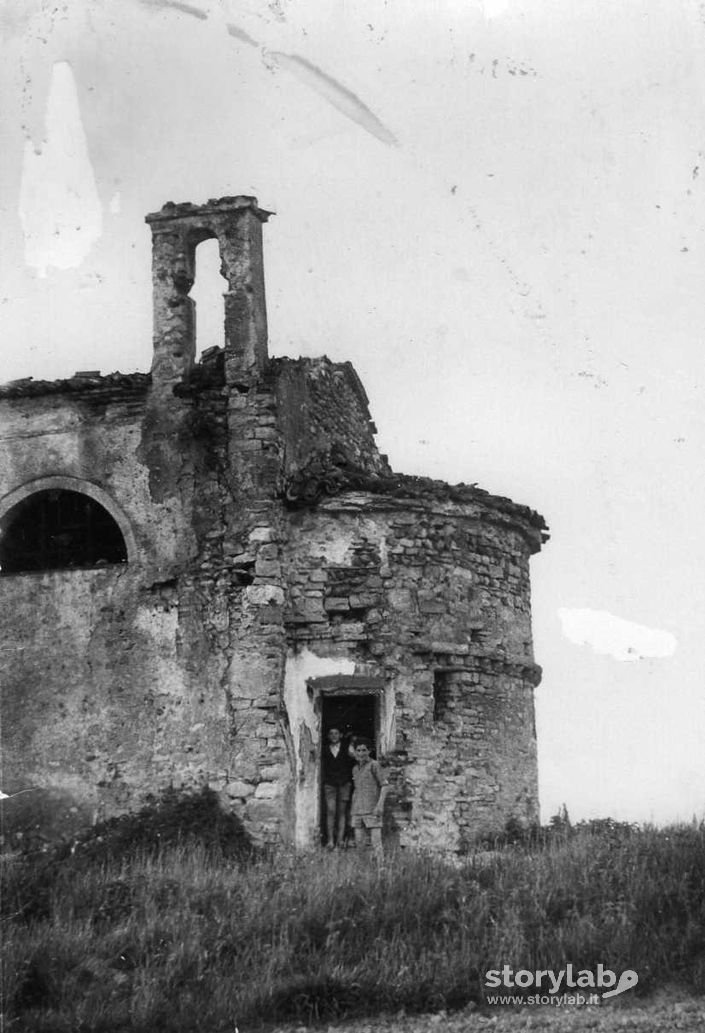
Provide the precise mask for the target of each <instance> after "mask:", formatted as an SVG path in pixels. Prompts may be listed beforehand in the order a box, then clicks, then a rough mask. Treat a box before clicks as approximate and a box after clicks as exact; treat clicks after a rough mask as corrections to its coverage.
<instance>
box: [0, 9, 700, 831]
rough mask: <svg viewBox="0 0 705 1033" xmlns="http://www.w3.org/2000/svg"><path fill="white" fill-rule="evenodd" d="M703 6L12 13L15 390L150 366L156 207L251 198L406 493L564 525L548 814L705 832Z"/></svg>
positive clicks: (540, 593)
mask: <svg viewBox="0 0 705 1033" xmlns="http://www.w3.org/2000/svg"><path fill="white" fill-rule="evenodd" d="M704 12H705V7H703V5H702V4H701V3H700V2H699V0H680V2H678V3H667V2H666V0H619V2H615V0H491V2H490V0H484V3H483V2H482V0H463V2H460V0H453V2H451V0H445V2H436V3H433V4H428V3H425V2H422V0H418V2H416V3H414V2H412V0H408V2H406V3H403V4H397V3H391V2H387V0H358V2H355V3H353V2H351V0H348V2H344V0H272V2H271V3H269V4H267V3H264V2H262V0H188V2H177V0H172V2H167V0H124V2H122V3H120V4H116V3H114V2H112V0H66V2H65V3H64V4H63V5H61V6H60V7H59V6H58V5H54V4H49V3H45V2H42V0H6V2H5V4H4V5H3V7H2V8H1V9H0V31H2V33H3V50H2V52H3V60H2V62H1V63H0V88H1V89H2V98H3V103H2V109H1V111H0V118H2V125H1V138H0V152H1V154H2V160H1V161H0V202H1V209H0V220H1V225H0V274H1V278H0V312H1V313H2V316H3V318H2V331H3V336H2V340H3V345H2V347H3V352H2V358H3V362H2V369H1V371H0V375H1V379H2V380H10V379H13V378H18V377H24V376H33V377H34V378H35V379H40V378H49V379H53V378H55V377H61V376H66V375H70V374H72V373H73V372H74V371H75V370H80V369H100V370H101V371H102V372H104V373H107V372H111V371H113V370H116V369H120V370H122V371H125V372H127V371H130V370H135V369H142V370H145V369H148V368H149V365H150V361H151V284H150V237H149V233H148V230H147V227H146V226H145V224H144V221H143V217H144V215H145V214H146V213H147V212H150V211H154V210H156V209H158V208H160V207H161V205H162V204H163V203H164V202H165V201H168V200H172V201H177V202H178V201H187V200H188V201H193V202H196V203H202V202H204V201H205V200H207V199H208V198H209V197H218V196H221V195H224V194H238V193H244V194H254V195H256V196H257V197H258V198H259V202H260V204H261V205H262V207H264V208H267V209H269V210H271V211H273V212H275V213H276V216H275V217H274V218H272V219H271V220H270V222H269V223H268V225H267V226H266V227H265V247H266V279H267V294H268V311H269V323H270V351H271V353H272V354H275V355H290V356H297V355H301V354H303V355H321V354H327V355H328V356H329V357H330V358H331V359H334V360H344V359H350V360H352V362H353V363H354V365H355V367H356V368H357V370H358V372H359V373H360V375H361V377H362V380H363V382H364V384H365V387H366V389H367V392H368V394H369V396H370V400H371V404H372V409H373V415H374V417H375V420H376V423H377V425H378V428H379V435H378V443H379V445H380V448H381V450H382V451H384V452H387V453H388V454H389V457H390V460H391V462H392V465H393V466H394V467H395V469H397V470H400V471H404V472H408V473H422V474H429V475H431V476H434V477H440V478H443V479H444V480H447V481H452V482H455V481H465V482H470V483H472V482H476V483H478V484H479V485H481V486H482V487H484V488H486V489H488V490H490V491H492V492H495V493H498V494H503V495H508V496H510V497H511V498H513V499H514V500H515V501H517V502H520V503H524V504H527V505H530V506H532V507H533V508H534V509H537V510H539V511H540V512H541V513H543V514H544V516H545V517H546V519H547V521H548V523H549V525H550V528H551V534H552V538H551V541H550V543H549V544H548V545H547V546H546V547H545V550H544V552H543V553H541V554H540V555H539V556H537V557H535V558H534V559H533V560H532V571H533V607H534V633H535V651H536V658H537V661H538V662H539V663H540V664H541V665H542V667H543V669H544V678H543V682H542V685H541V686H540V687H539V689H538V690H537V724H538V739H539V762H540V778H541V799H542V811H543V816H544V818H545V819H547V818H548V817H550V815H551V814H553V813H555V811H556V810H557V809H558V807H559V806H560V804H561V803H563V802H565V803H566V804H567V806H568V810H569V812H570V814H571V816H572V817H574V818H581V817H592V816H607V815H611V816H613V817H616V818H620V819H629V820H655V821H658V822H664V821H668V820H671V819H675V818H685V819H689V818H690V817H691V816H692V815H693V813H696V814H697V815H698V816H699V817H701V816H703V814H704V813H705V762H704V761H703V746H702V744H703V742H704V741H705V684H704V677H703V672H704V669H705V656H704V644H705V534H704V533H703V531H702V529H701V527H702V515H703V513H704V512H705V478H704V477H703V475H702V469H701V457H702V456H703V446H704V445H705V428H704V425H703V412H704V411H705V407H704V402H705V399H704V394H705V390H704V386H703V380H704V378H703V358H702V348H703V343H702V342H703V330H704V327H705V289H704V288H705V240H704V237H703V233H704V227H705V193H704V190H705V187H704V185H703V184H704V183H705V90H704V86H705V13H704ZM199 262H200V264H199V269H200V276H199V280H198V281H197V284H196V288H195V291H194V294H195V296H196V297H197V300H198V301H199V303H200V308H199V320H200V322H199V346H203V347H208V346H209V345H210V344H214V343H219V342H218V340H217V336H218V328H217V325H216V324H215V323H213V322H212V321H210V320H208V319H207V318H205V313H206V312H207V310H208V309H209V308H210V309H213V310H214V311H219V309H220V304H221V303H220V301H219V299H218V292H219V291H220V290H221V287H220V285H219V284H218V283H217V282H216V280H217V273H216V271H215V270H216V268H217V263H216V262H215V261H214V255H213V253H212V248H211V250H210V251H209V250H208V245H203V247H202V248H201V249H199Z"/></svg>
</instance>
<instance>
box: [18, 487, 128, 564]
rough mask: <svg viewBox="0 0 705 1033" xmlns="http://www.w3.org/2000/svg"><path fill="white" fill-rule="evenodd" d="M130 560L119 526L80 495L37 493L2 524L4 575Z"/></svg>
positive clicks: (54, 492) (23, 501)
mask: <svg viewBox="0 0 705 1033" xmlns="http://www.w3.org/2000/svg"><path fill="white" fill-rule="evenodd" d="M126 562H127V548H126V546H125V540H124V538H123V536H122V532H121V531H120V528H119V527H118V525H117V523H116V522H115V520H114V519H113V517H112V516H111V515H110V513H108V511H107V510H106V509H105V508H104V507H103V506H101V505H100V503H98V502H96V501H95V499H92V498H91V497H90V496H89V495H84V494H83V493H82V492H78V491H66V490H64V489H48V490H44V491H36V492H34V493H33V494H31V495H28V496H27V497H26V498H24V499H22V500H21V501H20V502H18V503H16V505H14V506H13V507H12V508H11V509H10V510H9V511H8V512H7V513H6V514H5V515H4V517H3V518H2V520H0V575H6V574H18V573H20V572H22V571H39V570H60V569H65V568H72V567H99V566H104V565H106V564H112V563H126Z"/></svg>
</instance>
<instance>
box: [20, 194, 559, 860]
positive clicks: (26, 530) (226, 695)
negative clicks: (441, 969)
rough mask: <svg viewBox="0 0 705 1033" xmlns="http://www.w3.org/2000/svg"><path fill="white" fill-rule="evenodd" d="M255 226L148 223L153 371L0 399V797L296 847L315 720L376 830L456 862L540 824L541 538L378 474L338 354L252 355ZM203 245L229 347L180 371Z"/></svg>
mask: <svg viewBox="0 0 705 1033" xmlns="http://www.w3.org/2000/svg"><path fill="white" fill-rule="evenodd" d="M267 216H268V213H267V212H265V211H263V210H262V209H261V208H259V207H258V205H257V201H256V200H255V199H254V198H251V197H224V198H221V199H219V200H212V201H209V202H208V203H207V204H205V205H202V206H196V205H192V204H179V205H175V204H171V203H169V204H166V205H165V206H164V207H163V208H162V209H161V211H159V212H157V213H155V214H153V215H149V216H147V223H148V224H149V227H150V229H151V232H152V241H153V294H154V357H153V362H152V368H151V371H150V372H149V373H131V374H121V373H112V374H109V375H104V376H101V375H99V374H97V373H93V372H84V373H77V374H76V375H75V376H73V377H70V378H68V379H64V380H58V381H52V382H44V381H35V380H32V379H28V380H20V381H15V382H12V383H9V384H6V385H4V386H2V387H1V388H0V435H1V436H2V449H1V451H0V635H1V649H0V693H1V695H0V716H1V717H2V725H1V730H2V785H1V786H0V788H2V790H3V792H4V793H6V794H8V795H12V794H13V793H15V792H18V791H20V790H25V789H27V788H31V789H33V790H35V791H36V795H35V799H37V800H38V799H40V798H41V796H42V794H45V796H46V795H47V794H48V798H49V799H51V801H52V806H53V807H55V808H57V813H59V814H64V813H65V814H66V815H68V814H72V815H74V817H75V816H77V815H78V817H79V818H80V820H81V821H84V822H90V821H95V820H97V819H100V818H102V817H106V816H110V815H113V814H115V813H119V812H121V811H124V810H127V809H131V808H136V807H138V806H139V805H140V803H141V802H142V801H143V800H144V798H145V796H146V795H147V794H148V793H157V792H158V791H159V790H160V789H163V788H166V787H169V786H173V787H182V786H183V787H186V788H189V789H196V788H198V787H202V786H204V785H207V786H210V787H212V788H213V789H214V790H216V791H217V792H218V793H219V794H220V799H221V800H222V802H223V805H224V806H225V807H227V808H229V809H231V810H232V811H234V812H235V813H236V814H238V815H239V816H240V817H241V818H242V820H243V822H244V823H245V826H246V827H247V828H248V830H249V831H250V832H251V834H252V835H253V836H254V837H255V838H256V839H260V840H262V839H265V840H273V839H280V840H284V841H287V842H291V843H295V844H297V845H298V846H301V847H305V846H309V845H314V844H316V843H317V842H319V841H320V825H321V785H320V780H321V776H320V747H321V743H322V741H323V738H324V736H325V734H326V731H327V729H328V728H329V727H331V726H332V725H337V726H338V727H340V728H341V729H343V731H351V732H354V733H356V734H358V735H367V736H369V737H370V738H372V740H373V741H374V745H375V749H376V753H377V756H378V757H379V758H380V759H381V760H382V761H383V762H384V764H385V765H387V771H388V777H389V782H390V785H391V787H392V791H391V793H390V796H389V798H388V801H387V811H386V814H385V836H386V837H387V838H388V839H389V840H394V841H396V842H398V843H400V844H401V845H407V846H409V845H421V846H430V847H435V846H441V847H444V848H450V849H460V848H462V847H463V845H464V844H466V843H468V842H469V841H471V840H472V839H473V838H474V837H475V836H476V835H478V834H480V833H483V832H488V831H490V830H495V829H499V828H501V827H502V826H503V825H504V823H505V822H506V821H507V820H508V819H510V818H511V819H516V820H518V821H521V822H530V821H533V820H535V819H536V818H537V765H536V735H535V727H534V703H533V691H534V687H535V686H536V685H537V684H538V681H539V678H540V668H539V667H537V665H536V664H535V663H534V658H533V650H532V637H531V614H530V591H529V558H530V556H531V555H532V554H533V553H536V552H537V551H538V550H539V549H540V547H541V545H542V542H543V541H545V539H546V537H547V536H546V533H545V524H544V522H543V519H542V518H541V517H540V516H539V515H538V514H536V513H535V512H533V511H532V510H530V509H528V508H527V507H525V506H521V505H517V504H516V503H514V502H511V501H510V500H508V499H506V498H499V497H496V496H493V495H491V494H488V493H487V492H485V491H483V490H481V489H479V488H477V487H474V486H472V487H471V486H467V485H457V486H450V485H448V484H445V483H441V482H438V481H432V480H430V479H424V478H416V477H410V476H404V475H400V474H396V473H393V472H392V470H391V469H390V467H389V465H388V462H387V458H386V457H385V456H384V455H382V454H380V452H379V451H378V449H377V447H376V444H375V427H374V424H373V423H372V421H371V418H370V412H369V409H368V402H367V398H366V395H365V391H364V388H363V386H362V384H361V383H360V380H359V379H358V377H357V374H356V373H355V370H354V369H353V367H352V366H351V365H350V363H349V362H331V361H330V360H329V359H327V358H320V359H307V358H306V359H304V358H300V359H289V358H270V357H269V355H268V351H267V321H266V312H265V297H264V276H263V262H262V226H263V224H264V223H265V222H266V221H267ZM212 238H215V239H216V240H217V242H218V246H219V251H220V257H221V264H222V273H223V275H224V277H225V279H226V280H227V291H226V293H225V295H224V304H225V312H224V340H223V345H222V347H216V348H209V349H208V350H207V351H205V352H204V353H203V354H202V355H201V356H200V358H199V360H198V361H196V344H195V304H194V302H193V300H192V299H191V298H190V297H189V292H190V290H191V288H192V286H193V283H194V278H195V263H196V256H197V248H198V245H199V244H200V243H201V242H203V241H204V240H207V239H212ZM23 799H24V800H25V801H27V805H26V806H30V801H31V800H32V799H33V798H32V795H31V794H29V795H26V796H24V797H23Z"/></svg>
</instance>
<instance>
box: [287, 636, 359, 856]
mask: <svg viewBox="0 0 705 1033" xmlns="http://www.w3.org/2000/svg"><path fill="white" fill-rule="evenodd" d="M354 673H355V663H354V661H353V660H348V659H346V658H344V657H320V656H316V655H315V653H312V652H311V651H310V650H308V649H302V650H301V651H300V652H297V653H290V654H289V656H287V659H286V668H285V673H284V706H285V707H286V712H287V715H288V718H289V727H290V729H291V736H292V740H293V747H294V756H295V758H296V772H295V808H296V816H295V841H296V845H297V846H299V847H306V846H312V845H313V839H314V836H315V831H316V824H317V817H318V794H319V792H320V786H319V780H318V763H317V761H318V754H319V745H320V727H319V725H320V719H319V715H318V714H316V712H315V710H314V707H313V699H312V698H311V696H310V695H309V693H308V691H307V687H306V683H307V681H308V679H309V678H322V677H325V676H326V675H331V674H354ZM302 747H303V751H302ZM302 752H303V753H305V754H306V756H303V755H302ZM309 754H311V756H309Z"/></svg>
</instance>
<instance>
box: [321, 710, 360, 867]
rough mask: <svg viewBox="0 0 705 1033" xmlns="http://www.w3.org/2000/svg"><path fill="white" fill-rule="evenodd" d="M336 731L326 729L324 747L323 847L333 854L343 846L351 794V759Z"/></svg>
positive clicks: (336, 729) (338, 731) (338, 732)
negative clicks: (326, 740) (335, 848)
mask: <svg viewBox="0 0 705 1033" xmlns="http://www.w3.org/2000/svg"><path fill="white" fill-rule="evenodd" d="M341 739H342V736H341V734H340V729H339V728H329V729H328V742H327V744H326V745H325V746H324V747H323V796H324V798H325V801H326V839H327V843H326V846H327V847H328V849H329V850H332V849H333V848H334V847H335V845H336V839H335V837H336V832H337V845H338V847H342V846H343V845H344V843H345V830H346V828H347V823H348V804H349V803H350V794H351V792H352V781H351V779H352V766H353V761H352V757H350V756H349V753H348V750H349V747H347V748H346V747H345V746H344V745H343V743H342V741H341Z"/></svg>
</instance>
